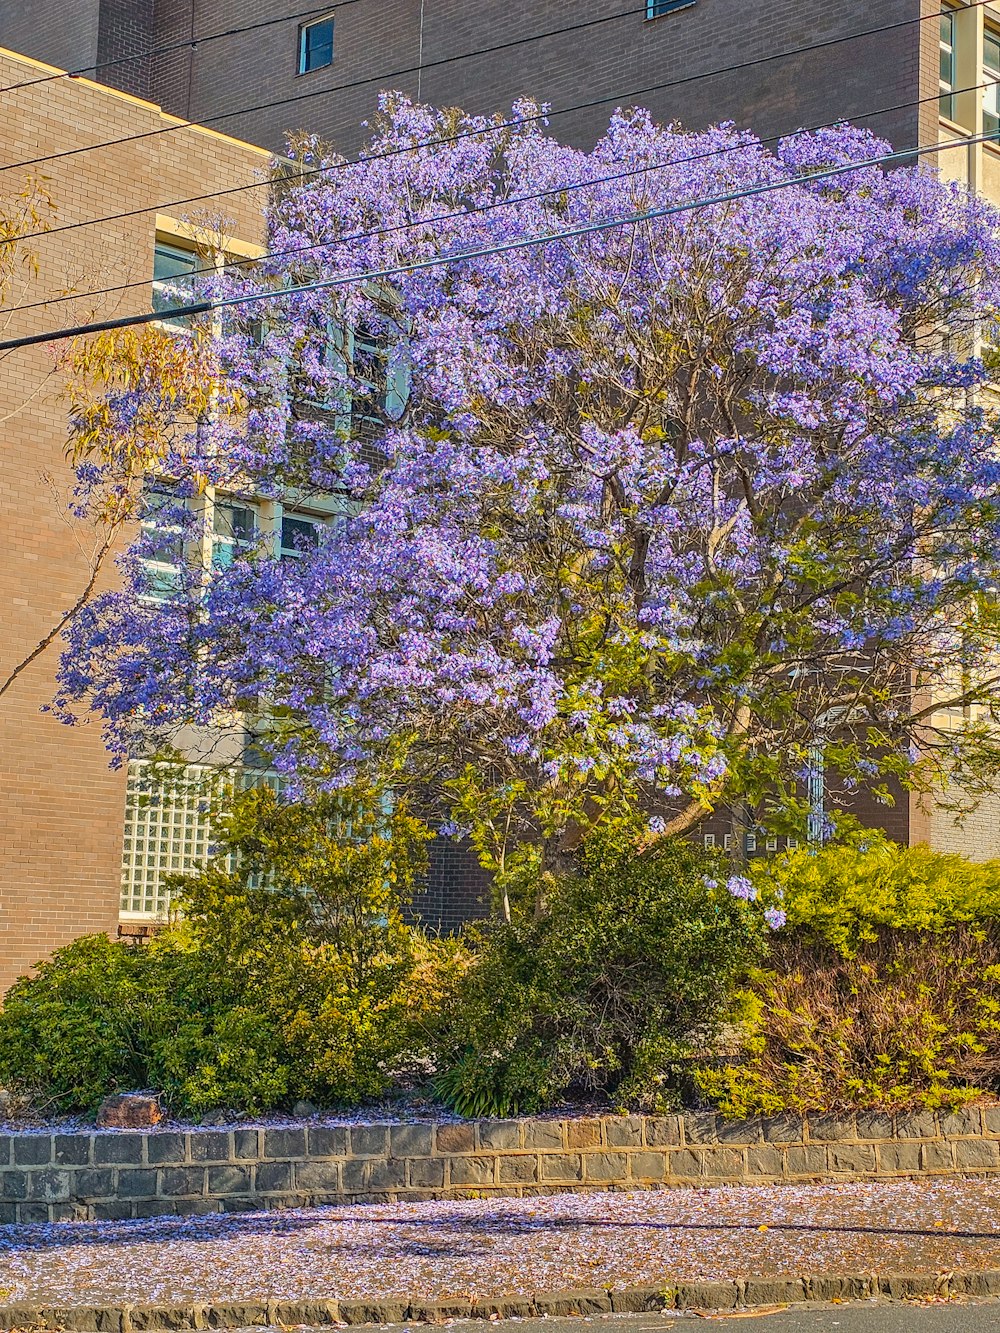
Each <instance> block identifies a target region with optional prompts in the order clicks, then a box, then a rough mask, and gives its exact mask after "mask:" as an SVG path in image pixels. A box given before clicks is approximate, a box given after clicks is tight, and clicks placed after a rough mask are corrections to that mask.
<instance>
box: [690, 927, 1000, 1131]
mask: <svg viewBox="0 0 1000 1333" xmlns="http://www.w3.org/2000/svg"><path fill="white" fill-rule="evenodd" d="M733 1017H734V1018H735V1019H736V1020H737V1023H736V1026H734V1028H733V1040H734V1041H735V1042H736V1044H737V1047H738V1049H737V1050H735V1051H733V1052H732V1055H731V1058H730V1059H729V1061H728V1062H727V1063H724V1064H722V1065H721V1066H716V1067H705V1068H702V1069H700V1070H699V1071H698V1073H697V1075H696V1083H697V1086H698V1087H699V1090H700V1091H701V1093H702V1094H703V1095H704V1096H706V1097H708V1098H709V1099H710V1100H712V1101H713V1102H714V1103H715V1104H716V1105H717V1106H718V1107H719V1109H720V1110H721V1111H722V1112H723V1113H724V1114H725V1115H729V1116H733V1117H744V1116H748V1115H757V1114H764V1115H773V1114H777V1113H779V1112H790V1113H795V1114H798V1113H802V1112H806V1111H831V1110H839V1109H851V1110H862V1109H864V1110H879V1111H894V1110H899V1109H903V1108H913V1107H926V1108H933V1107H939V1106H944V1107H952V1106H956V1105H959V1104H960V1103H962V1102H963V1101H968V1100H969V1099H971V1098H973V1097H976V1096H978V1095H980V1093H981V1092H983V1091H989V1092H993V1093H995V1092H997V1091H1000V931H998V930H997V928H995V927H991V928H989V929H973V928H970V927H968V926H961V927H959V928H957V929H955V930H953V931H951V932H948V933H943V932H940V933H931V932H925V933H923V934H917V933H907V932H903V931H884V932H882V934H881V935H880V936H879V937H878V938H877V939H876V940H874V941H866V942H864V943H862V944H860V945H858V946H857V948H856V949H853V950H852V952H851V954H850V955H849V956H844V954H843V953H841V952H838V951H837V950H835V949H833V948H831V947H828V946H823V945H817V944H816V943H815V942H812V941H809V940H807V939H805V938H803V937H801V936H799V937H798V938H796V937H794V936H792V937H786V938H784V939H781V940H780V941H777V942H775V944H774V946H773V948H772V953H771V958H770V960H769V966H768V969H767V970H766V971H759V972H757V973H755V974H754V976H753V979H752V983H751V984H750V986H749V987H748V988H747V989H746V990H744V991H743V992H742V993H741V994H740V995H739V997H738V1000H737V1004H736V1007H735V1011H734V1015H733Z"/></svg>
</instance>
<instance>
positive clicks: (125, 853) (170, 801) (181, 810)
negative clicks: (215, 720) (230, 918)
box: [121, 759, 282, 920]
mask: <svg viewBox="0 0 1000 1333" xmlns="http://www.w3.org/2000/svg"><path fill="white" fill-rule="evenodd" d="M264 786H266V787H270V788H271V790H272V791H281V789H282V779H281V778H279V777H278V775H277V774H276V773H273V772H262V771H259V770H256V769H250V768H238V769H236V770H225V769H222V768H215V767H212V766H210V765H208V764H181V765H177V764H169V765H167V764H157V763H156V762H155V761H153V760H151V759H132V760H130V761H129V765H128V784H127V787H126V795H125V838H124V843H123V846H122V886H121V911H122V915H123V916H124V917H125V918H126V919H128V918H130V917H132V918H135V917H147V918H149V917H158V918H160V919H161V920H162V919H163V918H164V917H166V915H167V913H168V911H169V910H170V898H171V893H172V892H174V893H176V889H174V890H171V889H169V888H168V887H167V878H168V876H172V875H190V874H192V873H193V872H196V871H198V870H201V869H202V868H203V867H204V866H206V865H207V864H208V861H209V858H210V856H211V853H212V825H211V817H210V814H209V810H210V809H215V810H216V811H218V813H220V814H225V812H226V809H227V808H228V806H229V805H230V804H231V799H232V794H233V792H239V791H247V790H249V789H251V788H254V787H264ZM227 869H228V870H230V871H234V870H235V869H236V862H235V860H234V859H232V858H230V859H229V860H228V862H227Z"/></svg>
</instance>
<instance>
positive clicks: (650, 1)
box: [646, 0, 695, 19]
mask: <svg viewBox="0 0 1000 1333" xmlns="http://www.w3.org/2000/svg"><path fill="white" fill-rule="evenodd" d="M694 3H695V0H646V17H647V18H648V19H658V18H662V17H663V15H664V14H672V13H673V11H674V10H675V9H687V7H688V6H689V5H693V4H694Z"/></svg>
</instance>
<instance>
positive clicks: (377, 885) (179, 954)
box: [0, 791, 463, 1114]
mask: <svg viewBox="0 0 1000 1333" xmlns="http://www.w3.org/2000/svg"><path fill="white" fill-rule="evenodd" d="M348 820H349V821H350V824H349V825H348V822H347V821H348ZM425 838H426V832H425V830H424V829H423V828H422V826H421V825H419V823H418V822H417V821H414V820H412V819H410V818H409V817H408V816H407V815H406V813H405V811H404V810H403V809H401V808H399V807H397V808H396V810H395V811H392V812H389V811H387V810H386V809H384V808H383V805H382V802H381V801H380V800H379V799H378V797H377V795H376V794H374V793H364V792H362V793H354V794H352V796H351V797H350V798H344V797H338V798H336V799H334V798H332V797H329V798H321V799H320V800H318V801H316V802H313V803H311V804H308V805H307V804H283V803H281V802H279V801H277V800H276V799H275V797H274V796H273V794H272V793H270V792H267V791H259V792H252V793H248V794H247V795H246V796H244V797H243V798H241V799H240V800H239V801H238V802H237V803H236V807H235V811H234V813H233V815H232V816H231V817H230V818H229V819H228V820H226V821H224V822H223V824H222V827H221V835H220V844H221V848H220V850H221V852H222V853H223V854H222V856H220V857H219V858H218V859H217V860H216V861H215V862H214V863H213V864H212V865H210V866H208V867H207V868H206V869H205V870H203V871H202V872H201V873H199V874H197V875H194V876H192V877H190V878H188V879H186V880H184V881H182V882H181V883H179V884H178V885H177V887H178V889H179V892H180V898H179V901H180V904H181V907H182V915H181V918H180V920H179V921H178V922H177V923H175V924H174V925H172V926H171V927H170V928H169V929H168V930H165V931H164V932H163V933H162V934H160V935H159V936H157V937H156V938H155V939H154V940H153V941H152V943H150V944H149V945H148V946H146V947H144V948H135V947H134V946H130V945H125V944H119V943H112V942H111V941H109V940H107V939H106V938H104V937H100V936H99V937H96V938H94V937H91V938H87V939H82V940H77V941H76V942H75V943H74V944H72V945H70V946H69V947H68V948H66V949H62V950H60V951H59V953H57V954H56V955H55V956H54V957H53V958H52V959H51V960H49V961H47V962H45V963H43V964H41V965H40V967H39V969H38V972H37V974H36V975H35V976H33V977H29V978H24V979H22V980H21V981H20V982H18V983H17V985H16V986H15V987H14V988H13V990H12V991H11V992H10V995H9V997H8V999H7V1002H6V1004H5V1007H4V1009H3V1012H2V1013H0V1080H2V1081H3V1082H4V1083H5V1084H6V1085H7V1086H9V1087H12V1088H14V1089H16V1090H18V1091H21V1092H24V1093H26V1094H28V1095H29V1096H33V1097H34V1098H35V1099H36V1100H37V1102H38V1103H39V1104H42V1103H44V1104H46V1105H49V1106H57V1107H59V1108H60V1109H63V1110H86V1109H89V1108H91V1107H92V1106H93V1105H94V1104H95V1103H96V1102H98V1101H99V1100H100V1099H101V1098H102V1097H103V1096H105V1095H106V1094H107V1093H109V1092H114V1091H118V1090H120V1089H123V1088H130V1087H131V1088H135V1087H155V1088H158V1089H160V1090H162V1091H163V1092H164V1093H166V1095H167V1100H168V1103H169V1105H170V1106H171V1108H172V1109H174V1110H177V1111H184V1112H188V1113H192V1112H193V1113H196V1114H197V1113H200V1112H203V1111H207V1110H209V1109H212V1108H216V1107H222V1108H227V1109H234V1110H243V1111H262V1110H267V1109H269V1108H271V1107H275V1106H288V1105H291V1104H293V1103H294V1102H295V1101H296V1100H297V1099H299V1098H302V1097H306V1098H308V1099H309V1100H311V1101H314V1102H318V1103H320V1104H325V1105H334V1104H339V1105H343V1104H353V1103H357V1102H358V1101H361V1100H364V1099H366V1098H371V1097H376V1096H378V1095H380V1094H381V1093H383V1092H384V1091H385V1090H386V1088H387V1087H388V1086H389V1084H390V1083H391V1081H392V1078H393V1076H394V1075H395V1074H396V1073H397V1072H399V1071H400V1069H402V1068H405V1067H406V1066H407V1065H408V1064H409V1063H411V1062H412V1061H413V1060H414V1059H415V1058H416V1057H418V1056H420V1055H421V1054H422V1053H423V1051H424V1050H425V1048H426V1047H427V1044H428V1040H429V1036H428V1033H427V1028H428V1021H427V1005H428V1003H429V1001H428V998H427V997H428V996H430V997H432V1002H433V1003H434V1004H439V1003H440V1002H441V997H442V996H443V995H444V993H446V992H447V991H448V990H449V988H450V987H451V986H452V985H453V984H454V981H455V979H456V978H457V975H458V974H459V973H460V972H461V970H462V967H463V960H462V956H461V951H460V950H459V949H457V948H456V947H454V946H451V945H449V944H447V943H440V942H437V941H434V940H430V939H427V938H425V937H424V936H422V935H421V934H420V933H419V932H418V931H415V930H413V929H412V928H410V927H408V926H407V925H406V924H405V922H404V921H403V919H402V915H401V911H400V903H401V897H402V896H403V895H405V894H406V893H407V892H408V891H409V888H410V886H411V885H412V883H413V879H414V876H415V874H416V873H417V872H418V871H419V869H420V867H421V864H422V861H423V852H422V848H423V843H424V841H425ZM230 856H234V857H235V858H236V866H235V869H232V868H230V865H229V863H228V858H229V857H230Z"/></svg>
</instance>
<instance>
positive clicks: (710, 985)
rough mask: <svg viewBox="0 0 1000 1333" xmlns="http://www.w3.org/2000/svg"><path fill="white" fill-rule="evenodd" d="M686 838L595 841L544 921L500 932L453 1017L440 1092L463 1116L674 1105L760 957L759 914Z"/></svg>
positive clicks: (489, 939) (495, 930) (484, 944)
mask: <svg viewBox="0 0 1000 1333" xmlns="http://www.w3.org/2000/svg"><path fill="white" fill-rule="evenodd" d="M724 878H725V875H724V873H723V872H721V871H720V866H719V863H718V862H717V861H715V860H714V859H710V858H707V857H706V856H705V854H704V853H701V852H700V851H696V850H695V849H694V848H692V847H691V846H689V845H687V844H683V843H670V844H668V845H665V846H663V847H660V848H658V849H657V850H655V851H654V852H651V853H650V854H648V855H645V856H639V855H637V854H636V850H635V842H634V834H633V835H631V836H630V835H629V834H628V833H627V832H619V833H617V834H616V835H614V836H602V837H601V838H599V839H598V838H592V840H591V842H590V843H589V845H588V846H587V848H586V849H585V855H584V862H583V866H582V871H581V873H580V874H579V876H578V877H576V878H574V879H572V880H570V881H568V882H564V883H563V884H561V885H560V886H558V887H557V888H556V889H555V890H554V892H553V895H552V898H551V901H550V903H549V910H548V913H547V915H546V916H544V917H543V918H541V919H538V920H521V921H515V922H513V923H511V924H502V923H498V924H495V925H494V926H493V927H492V928H490V930H489V931H488V933H487V934H486V935H485V936H484V937H483V938H482V939H481V941H480V947H479V953H478V956H477V957H476V958H475V959H474V961H473V963H472V966H471V967H470V968H469V970H468V972H467V973H466V975H465V977H464V978H463V980H462V981H461V982H460V984H459V986H458V991H457V997H456V1001H455V1003H454V1005H453V1007H452V1009H451V1011H450V1023H449V1026H448V1031H447V1037H446V1039H445V1040H444V1042H443V1043H442V1050H441V1053H440V1066H439V1067H440V1071H441V1072H440V1073H439V1074H438V1077H437V1081H436V1088H437V1091H438V1093H439V1095H440V1096H442V1097H443V1098H444V1099H445V1100H446V1101H447V1102H448V1103H450V1105H452V1106H453V1107H454V1108H455V1109H456V1110H457V1111H459V1112H460V1113H461V1114H465V1115H514V1114H518V1113H527V1112H533V1111H537V1110H539V1109H541V1108H543V1107H547V1106H552V1105H554V1104H555V1103H557V1102H558V1101H559V1100H560V1099H562V1098H563V1097H565V1096H566V1095H567V1094H568V1093H571V1092H572V1093H582V1094H585V1095H588V1094H595V1093H596V1094H600V1095H602V1096H603V1095H606V1096H610V1097H611V1098H612V1100H613V1101H614V1103H615V1104H616V1105H618V1106H621V1107H623V1108H624V1107H636V1108H648V1109H655V1108H661V1107H664V1106H666V1105H668V1104H673V1103H674V1102H675V1101H676V1099H677V1097H678V1094H679V1090H680V1087H681V1085H682V1082H683V1077H684V1071H685V1069H686V1068H687V1065H688V1063H689V1061H690V1059H691V1056H692V1053H693V1052H694V1051H696V1050H700V1049H702V1048H703V1047H704V1046H705V1044H706V1043H708V1042H709V1041H710V1039H711V1036H712V1033H713V1031H714V1029H715V1026H716V1022H717V1019H718V1016H719V1014H720V1012H721V1010H722V1009H723V1007H724V1006H725V1004H726V1003H727V1000H728V999H729V997H730V996H731V994H732V991H733V988H734V986H735V985H736V984H737V983H738V982H739V980H740V979H741V978H742V977H743V976H744V974H745V971H746V968H747V967H748V965H749V964H750V963H752V962H753V961H755V960H756V959H757V958H759V956H760V951H761V948H762V937H763V934H764V928H763V924H762V920H761V915H760V912H759V909H758V908H757V907H756V906H754V905H751V904H749V903H747V902H745V901H741V900H740V899H738V898H736V897H734V896H733V895H732V894H731V893H730V892H729V891H728V890H727V888H726V887H725V883H724V882H722V881H723V880H724Z"/></svg>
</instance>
